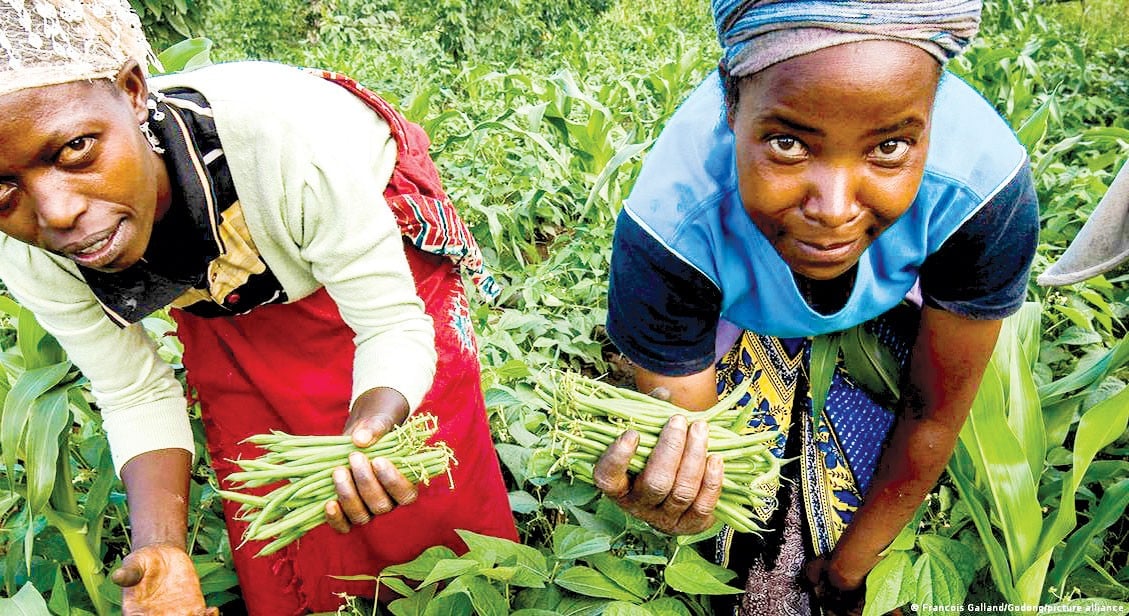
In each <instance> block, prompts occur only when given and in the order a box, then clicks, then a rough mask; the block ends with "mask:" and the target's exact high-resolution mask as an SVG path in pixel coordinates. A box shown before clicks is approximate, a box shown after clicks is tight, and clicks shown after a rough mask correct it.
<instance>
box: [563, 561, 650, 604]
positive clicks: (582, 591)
mask: <svg viewBox="0 0 1129 616" xmlns="http://www.w3.org/2000/svg"><path fill="white" fill-rule="evenodd" d="M553 581H554V582H555V583H556V585H557V586H560V587H561V588H564V589H565V590H571V591H572V592H574V593H576V594H579V595H584V596H586V597H600V598H602V599H616V600H619V601H635V600H636V599H635V597H633V596H632V595H631V593H629V592H627V591H626V590H624V589H622V588H620V587H619V585H617V584H616V583H615V582H613V581H611V580H610V579H609V578H608V576H606V575H604V574H603V573H600V572H599V571H596V570H595V569H590V568H588V567H585V566H583V565H577V566H575V567H572V568H570V569H567V570H565V571H562V572H561V573H560V574H559V575H557V577H556V579H555V580H553Z"/></svg>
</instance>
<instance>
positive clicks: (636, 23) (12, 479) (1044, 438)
mask: <svg viewBox="0 0 1129 616" xmlns="http://www.w3.org/2000/svg"><path fill="white" fill-rule="evenodd" d="M145 5H146V6H148V5H149V2H145ZM157 5H158V6H161V7H166V8H167V7H179V6H180V4H177V3H166V2H160V3H157ZM183 6H184V7H187V9H189V11H188V12H193V11H196V10H197V9H198V8H200V7H203V8H204V9H206V10H203V9H201V10H202V14H201V16H200V17H199V19H200V21H199V23H200V24H202V25H201V27H200V29H199V30H197V29H196V28H194V27H193V28H190V30H191V31H192V33H194V34H196V33H199V32H205V33H207V34H208V36H209V37H210V38H211V39H212V40H213V41H214V42H215V47H214V48H212V49H211V50H210V51H211V53H212V56H214V57H215V58H217V59H235V58H248V57H254V58H267V59H274V60H279V61H284V62H289V63H293V64H300V65H308V66H320V67H324V68H328V69H333V70H339V71H342V72H345V73H347V74H350V75H351V76H354V77H356V78H358V79H359V80H360V81H362V82H364V83H366V84H367V85H369V86H370V87H372V88H373V89H375V90H376V91H378V92H380V93H381V94H382V95H383V96H385V97H386V98H388V99H389V100H390V101H392V102H393V103H396V104H398V105H399V106H400V108H401V109H403V110H404V111H405V113H406V114H407V115H408V116H409V117H410V118H411V119H413V120H414V121H417V122H419V123H420V124H422V125H423V126H424V127H425V128H426V129H427V131H428V132H429V134H430V135H431V136H432V140H433V144H432V152H433V154H434V156H435V157H436V160H437V162H438V164H439V167H440V171H441V173H442V175H443V178H444V182H445V184H446V188H447V189H448V191H449V192H450V193H451V194H452V196H453V198H454V199H455V201H456V203H457V205H458V207H460V209H461V210H462V211H463V212H464V215H465V216H466V218H467V220H468V223H469V224H470V225H471V227H472V231H473V232H474V234H475V236H476V237H477V238H478V240H479V242H480V243H481V245H482V247H483V249H484V251H485V252H486V255H487V259H488V261H489V262H490V263H491V265H492V266H493V268H494V269H495V271H496V273H497V274H498V275H499V277H500V278H501V279H502V280H503V281H504V282H505V283H506V284H507V287H506V290H505V292H504V294H503V296H502V297H501V299H500V302H499V303H498V304H497V305H494V306H485V305H479V306H477V307H476V309H475V311H474V318H475V321H476V327H477V329H478V332H479V342H480V347H481V359H482V365H483V379H484V383H483V384H484V386H485V389H486V396H487V403H488V406H489V408H490V411H491V421H492V424H493V426H494V428H495V434H496V441H497V450H498V454H499V456H500V459H501V460H502V463H503V466H504V468H505V469H506V472H507V476H508V480H509V481H510V485H511V489H512V492H511V494H510V500H511V506H512V508H513V510H514V511H515V513H516V515H517V517H518V519H519V530H520V533H521V537H522V544H524V545H519V544H514V543H510V542H504V541H500V540H496V539H490V538H485V537H478V536H472V535H465V536H464V538H465V539H466V540H467V543H468V545H469V546H470V548H471V551H470V552H469V553H468V554H466V555H464V556H455V555H454V554H452V553H449V552H447V551H444V550H443V549H440V548H436V549H433V550H430V551H428V552H427V553H425V554H424V555H423V556H421V557H420V558H419V559H417V560H416V561H414V562H412V563H406V564H404V565H402V566H400V567H396V568H393V569H390V570H387V571H385V572H383V574H382V576H381V578H380V583H381V585H382V586H385V587H387V588H388V589H390V590H391V591H392V592H394V593H395V594H396V595H398V596H399V597H400V598H399V599H397V600H396V601H394V602H393V603H391V604H390V605H389V607H388V610H389V611H391V612H392V613H393V614H397V615H400V614H417V613H469V612H470V611H471V610H473V611H475V612H477V613H480V614H501V613H509V612H517V611H518V610H522V611H521V613H523V614H530V615H534V614H539V613H567V614H596V613H605V614H709V613H711V609H710V605H709V601H708V597H709V596H710V595H712V594H714V593H730V592H733V591H734V590H735V589H731V588H729V587H728V583H729V582H730V581H731V580H732V579H733V574H732V573H731V572H728V571H727V570H725V569H721V568H718V567H715V566H712V565H710V564H709V563H708V562H707V561H706V560H705V559H703V558H702V557H701V556H699V555H698V552H697V551H696V550H695V549H694V545H695V543H696V542H697V541H700V540H702V539H704V538H705V537H702V536H699V537H689V538H680V539H672V538H670V537H666V536H663V535H660V534H657V533H655V532H653V531H652V530H650V529H649V528H648V527H647V526H646V525H644V524H642V523H640V522H638V521H636V520H634V519H631V518H629V517H628V516H626V515H624V514H623V513H622V512H621V511H620V510H619V509H618V508H617V507H615V506H614V505H613V504H611V503H609V502H608V501H607V500H605V499H603V498H600V497H599V496H598V494H597V493H596V491H595V490H594V489H593V488H591V487H590V486H587V485H585V484H583V483H579V482H578V483H575V484H574V483H571V482H570V481H569V480H568V477H567V476H566V475H565V474H563V473H562V472H559V471H558V470H557V469H556V468H554V463H555V462H556V458H555V456H554V454H553V453H552V452H551V450H550V449H549V448H548V446H547V441H546V439H545V438H544V437H545V436H546V435H547V434H548V433H549V431H550V430H551V429H552V425H553V420H552V419H551V418H550V416H549V414H548V412H547V409H546V407H545V405H544V404H543V402H542V401H541V400H540V399H539V398H538V396H537V395H536V394H535V392H534V389H533V380H534V379H533V377H534V375H533V374H532V373H531V367H532V369H535V368H538V367H543V366H545V367H550V366H551V367H557V368H569V369H572V370H577V371H582V372H585V373H588V374H592V375H596V374H608V375H609V378H610V379H611V380H612V381H613V382H617V383H624V382H627V381H628V378H629V376H630V375H629V368H628V367H626V366H625V364H624V362H623V361H622V360H621V359H620V358H619V357H618V355H617V354H616V353H615V350H614V348H612V347H611V345H610V344H609V343H608V341H607V338H606V336H605V335H604V332H603V329H602V324H603V322H604V317H605V300H604V293H605V285H606V278H607V272H608V260H609V250H610V240H611V233H612V227H613V222H614V218H615V215H616V213H617V212H618V209H619V207H620V203H621V201H622V199H623V197H624V196H625V195H626V194H627V192H628V191H629V190H630V187H631V184H632V182H633V181H634V178H635V177H636V175H637V173H638V170H639V165H640V160H641V157H642V156H643V155H644V154H645V152H646V150H647V148H648V146H649V145H650V143H651V142H652V140H653V139H654V138H655V137H656V136H657V134H658V131H659V130H660V129H661V127H662V124H663V122H664V121H665V120H666V119H667V118H668V117H669V116H670V115H671V114H672V113H673V112H674V110H675V109H676V108H677V106H678V104H679V103H680V101H681V100H682V99H683V98H684V97H685V96H686V95H687V94H688V93H689V90H690V89H691V88H692V87H693V86H694V85H695V84H697V83H698V82H699V81H700V79H701V78H702V77H703V76H704V75H705V74H706V72H708V71H709V70H711V69H712V67H713V66H714V65H715V64H716V60H717V55H718V52H717V51H716V42H715V41H714V40H713V34H712V22H711V19H710V16H709V14H708V4H707V3H704V2H703V3H693V4H690V5H687V4H686V3H677V2H672V1H670V0H638V1H634V2H626V1H623V0H620V1H615V2H613V1H603V0H568V1H567V2H558V3H554V4H552V5H551V6H550V5H546V4H544V3H535V2H532V1H530V0H502V1H499V2H490V1H488V0H427V1H425V2H415V3H408V2H403V1H402V0H381V1H378V2H365V1H362V0H320V1H317V2H310V3H308V2H299V1H298V0H255V1H253V2H235V1H234V0H213V2H210V3H208V4H207V5H206V6H205V5H203V4H195V3H184V4H183ZM1124 11H1125V6H1124V2H1123V0H1086V2H1085V3H1084V4H1083V3H1080V2H1065V3H1052V4H1045V3H1042V2H1040V3H1035V2H1034V1H1033V0H996V1H994V2H991V3H990V4H989V6H988V7H987V9H986V12H985V19H984V28H983V33H982V36H981V37H980V39H979V40H978V41H977V42H976V43H975V44H974V46H973V48H972V49H971V50H970V51H969V52H968V53H967V54H966V55H965V56H963V57H962V58H960V59H958V60H957V61H955V62H954V63H953V64H952V65H951V67H952V69H953V70H954V71H956V72H957V73H958V74H960V75H961V76H962V77H964V78H965V79H967V80H969V81H970V82H971V83H973V85H975V86H976V87H977V88H978V89H979V90H980V91H981V92H983V93H984V95H985V97H986V98H987V99H988V100H989V101H991V102H993V103H994V104H995V105H996V106H997V108H998V109H999V110H1000V112H1001V113H1002V114H1003V115H1004V116H1005V117H1006V118H1007V119H1008V120H1009V121H1010V122H1011V124H1012V125H1013V127H1015V128H1016V130H1017V131H1018V133H1019V135H1020V137H1021V139H1022V141H1023V142H1024V144H1025V145H1026V146H1027V148H1028V150H1029V152H1030V153H1031V156H1032V161H1033V168H1034V172H1035V179H1036V183H1037V190H1038V192H1039V198H1040V202H1041V208H1042V210H1041V212H1042V213H1041V223H1042V231H1041V235H1040V246H1039V253H1038V257H1037V259H1036V263H1035V268H1034V269H1035V272H1038V271H1041V270H1042V269H1044V268H1045V267H1046V266H1047V265H1048V264H1049V263H1050V262H1051V261H1053V259H1055V258H1056V257H1057V256H1058V255H1059V254H1060V253H1061V252H1062V250H1063V249H1064V248H1065V246H1066V244H1067V243H1068V242H1069V240H1070V239H1071V238H1073V237H1074V235H1075V234H1076V233H1077V231H1078V229H1079V228H1080V226H1081V224H1082V223H1083V221H1084V220H1085V219H1086V216H1087V214H1088V212H1089V211H1090V209H1091V208H1092V207H1093V206H1094V205H1095V204H1096V203H1097V201H1098V199H1099V198H1100V197H1101V195H1102V194H1103V193H1104V191H1105V188H1106V186H1107V185H1108V183H1109V181H1110V179H1111V178H1112V175H1113V174H1114V173H1115V172H1116V171H1117V169H1118V167H1119V166H1120V165H1121V164H1123V163H1124V161H1125V159H1126V158H1127V157H1129V116H1126V115H1125V114H1124V113H1123V110H1124V101H1125V100H1129V71H1127V70H1126V69H1127V67H1129V51H1126V45H1125V42H1126V40H1125V38H1124V37H1125V33H1124V29H1123V28H1121V27H1120V26H1117V25H1115V24H1117V23H1120V21H1119V20H1117V19H1115V18H1114V16H1117V15H1122V14H1124ZM143 15H144V16H147V17H148V14H147V13H143ZM177 30H179V29H177ZM206 50H207V46H206V44H205V43H203V42H202V41H196V42H194V43H189V44H188V45H186V47H182V48H181V49H180V51H179V52H174V53H172V54H170V55H169V56H167V58H166V59H167V60H168V61H167V62H166V64H168V65H177V64H178V63H180V64H183V63H184V62H185V61H187V59H189V58H192V57H199V56H196V54H197V53H198V52H200V51H206ZM178 56H179V59H178ZM197 61H199V60H197ZM1121 272H1122V273H1120V274H1119V273H1117V272H1115V273H1113V274H1112V275H1110V276H1108V277H1098V278H1095V279H1093V280H1090V281H1088V282H1086V283H1083V284H1079V285H1075V286H1073V287H1070V288H1066V289H1061V290H1052V291H1048V290H1046V289H1042V288H1038V287H1036V286H1034V284H1032V286H1031V287H1030V291H1029V298H1030V299H1031V300H1033V301H1032V303H1031V304H1029V305H1028V306H1027V307H1026V308H1024V310H1023V311H1022V312H1021V313H1020V314H1018V315H1016V316H1015V317H1013V318H1012V319H1010V320H1009V322H1008V325H1007V327H1006V328H1005V331H1004V335H1002V336H1001V340H1000V343H999V345H998V347H997V352H996V355H995V357H994V359H993V362H992V365H991V367H990V369H989V373H988V375H987V376H986V378H985V383H984V386H983V387H982V389H981V392H980V395H979V397H978V398H977V402H976V406H975V408H974V409H973V413H972V417H971V419H970V421H969V422H968V424H967V425H966V426H965V428H964V431H963V432H962V435H961V440H960V445H959V447H958V450H957V452H956V454H955V455H954V457H953V460H952V461H951V463H950V467H949V472H948V473H947V474H946V475H945V477H943V478H942V481H941V483H940V484H939V485H938V487H937V489H936V490H935V491H934V493H933V494H932V495H931V496H930V498H929V499H928V500H927V501H926V502H925V503H924V504H923V505H922V507H921V508H920V510H919V512H918V515H917V517H916V519H915V520H914V522H913V523H912V524H911V525H910V526H908V527H907V529H906V530H905V531H903V533H902V535H901V536H899V538H898V540H896V541H895V542H894V544H893V545H892V546H891V548H890V550H889V552H888V556H887V559H886V560H885V561H883V563H882V564H881V565H880V567H879V568H878V569H876V570H875V572H874V573H873V574H872V575H871V578H870V581H869V583H868V586H869V590H868V594H869V601H868V612H869V613H880V612H881V611H882V610H884V609H889V608H893V607H896V606H899V605H903V604H906V603H911V602H915V601H916V602H919V603H931V604H949V603H951V604H954V605H956V604H960V603H962V602H966V601H976V602H985V603H987V604H993V605H994V604H1001V603H1007V602H1011V603H1014V604H1016V605H1022V604H1028V605H1037V604H1047V605H1049V604H1056V603H1058V604H1062V605H1066V606H1075V605H1077V606H1086V605H1112V606H1115V607H1116V606H1121V607H1125V604H1124V602H1129V551H1127V549H1126V547H1125V546H1127V545H1129V523H1127V522H1126V517H1125V515H1124V512H1125V509H1126V505H1127V504H1129V462H1126V454H1129V437H1127V435H1126V433H1125V426H1126V414H1127V413H1129V398H1127V396H1129V394H1127V393H1126V391H1127V389H1126V379H1127V378H1129V369H1127V368H1126V363H1127V362H1129V343H1127V342H1126V317H1127V315H1129V284H1127V283H1129V275H1125V274H1124V273H1123V272H1124V270H1121ZM0 313H3V314H4V316H3V317H0V348H2V349H3V353H2V354H0V367H2V369H3V370H2V374H0V396H2V397H3V398H5V400H4V404H3V407H2V408H3V415H2V416H0V444H2V450H3V454H2V459H0V462H2V463H3V471H2V479H0V555H2V556H3V558H2V560H0V584H2V591H0V592H2V593H3V594H4V595H5V596H7V597H10V598H9V599H0V611H4V609H5V608H6V606H8V605H12V604H6V603H4V602H5V601H18V602H20V603H19V605H21V606H24V607H25V610H26V611H27V612H28V613H33V614H35V613H39V614H42V613H46V612H45V611H44V610H48V611H50V613H54V614H84V613H97V614H104V613H114V611H115V607H114V602H115V601H117V600H118V596H120V595H119V594H118V593H117V591H116V589H114V588H113V587H112V586H108V585H107V582H106V581H105V574H106V572H107V571H108V569H109V568H110V567H112V566H114V564H115V563H116V562H117V561H118V560H120V558H121V557H122V556H123V554H124V553H126V551H127V550H128V547H129V546H128V533H127V525H126V511H125V503H124V496H123V494H122V488H121V486H120V483H119V482H118V481H117V480H116V478H114V476H113V473H112V470H111V466H110V462H109V456H108V453H107V452H106V445H105V441H104V438H103V437H102V436H101V434H100V427H99V419H98V415H97V413H95V412H93V410H92V409H91V408H90V403H89V395H88V393H87V391H86V383H85V382H84V381H83V379H82V377H81V375H79V374H77V373H76V372H75V371H74V370H73V369H72V368H71V367H70V365H69V364H68V363H67V362H66V359H65V357H64V355H63V354H62V352H61V351H60V350H59V349H58V346H57V345H56V344H55V343H54V342H53V341H52V340H51V338H50V337H49V336H46V335H44V334H43V332H42V330H41V329H39V328H38V327H37V326H36V325H35V321H34V319H33V318H32V317H31V316H30V315H29V314H27V313H26V311H23V310H22V309H21V308H20V307H19V306H16V305H15V304H14V303H12V302H10V301H6V302H5V303H3V304H0ZM146 327H148V328H149V329H150V331H151V332H152V333H153V334H154V336H155V337H157V339H158V340H160V341H161V344H162V349H163V351H162V352H163V353H164V354H165V355H166V357H167V358H168V359H169V360H170V361H172V362H173V363H174V364H177V363H178V361H179V349H178V347H177V345H176V342H175V339H173V338H170V337H165V336H164V334H166V333H167V332H168V331H169V330H170V329H171V324H170V323H169V322H168V321H167V320H165V319H162V318H158V317H153V318H151V319H149V320H147V321H146ZM865 342H866V341H865V340H861V339H859V340H858V341H857V343H858V344H860V345H861V344H865ZM821 357H824V360H825V361H824V362H823V363H828V362H832V361H835V355H834V354H833V353H831V352H830V351H828V352H825V353H822V355H821ZM880 367H881V366H879V365H877V364H876V366H875V368H876V370H875V372H876V374H877V376H878V377H881V376H882V372H881V370H879V369H878V368H880ZM196 430H197V443H198V446H199V445H201V444H202V442H203V437H202V432H201V430H200V428H199V425H198V423H197V425H196ZM200 451H201V453H202V451H203V448H202V447H200ZM213 482H214V479H212V478H211V476H210V474H209V472H208V470H207V467H206V465H203V464H202V465H201V466H200V467H199V468H198V469H197V470H196V473H195V480H194V483H193V490H192V497H191V498H192V503H191V506H190V511H191V512H192V513H191V514H190V515H191V516H192V519H191V520H190V526H189V528H190V529H191V535H190V538H189V539H190V547H191V549H192V553H193V555H194V559H196V562H197V566H198V568H199V572H200V574H201V576H202V579H203V581H204V590H205V593H206V595H207V598H208V601H209V604H210V605H227V606H229V607H231V606H236V605H238V588H237V587H236V583H235V579H234V574H233V573H232V571H231V569H230V562H231V560H230V547H229V546H228V543H227V539H226V537H225V536H224V528H223V524H222V521H221V519H220V517H219V502H218V501H219V498H218V496H217V494H216V489H217V486H214V485H213ZM373 573H374V575H375V574H376V573H377V572H373ZM27 584H30V585H29V586H25V585H27ZM37 602H38V603H37ZM1117 602H1121V603H1117ZM40 604H42V605H40ZM29 605H30V606H31V607H26V606H29ZM351 605H353V606H354V609H355V610H356V611H357V613H369V612H368V609H369V608H368V607H367V606H365V602H364V600H363V598H357V599H355V600H353V601H352V603H351ZM35 610H39V611H38V612H37V611H35ZM362 610H363V611H362Z"/></svg>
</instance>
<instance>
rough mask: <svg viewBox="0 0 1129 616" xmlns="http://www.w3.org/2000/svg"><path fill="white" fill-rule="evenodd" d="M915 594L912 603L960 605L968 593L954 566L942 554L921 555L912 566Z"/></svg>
mask: <svg viewBox="0 0 1129 616" xmlns="http://www.w3.org/2000/svg"><path fill="white" fill-rule="evenodd" d="M913 574H914V576H915V577H916V578H917V593H916V596H915V597H913V598H912V599H911V600H912V601H917V602H920V603H924V604H926V605H960V604H961V603H963V602H964V596H965V595H966V594H967V593H968V587H967V586H966V585H965V584H964V580H962V579H961V575H960V572H958V571H957V569H956V566H955V565H954V564H953V562H952V561H950V560H949V559H948V558H945V556H944V555H943V554H922V555H921V556H919V557H918V558H917V562H915V563H914V564H913Z"/></svg>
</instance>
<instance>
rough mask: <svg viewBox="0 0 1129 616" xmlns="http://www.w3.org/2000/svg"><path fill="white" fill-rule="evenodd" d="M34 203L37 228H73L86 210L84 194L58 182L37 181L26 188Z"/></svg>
mask: <svg viewBox="0 0 1129 616" xmlns="http://www.w3.org/2000/svg"><path fill="white" fill-rule="evenodd" d="M28 196H29V197H31V199H32V201H33V203H34V205H35V216H36V223H37V224H38V225H39V228H41V229H46V230H53V231H65V230H69V229H73V228H74V227H75V225H77V224H78V219H79V218H80V217H81V216H82V215H83V213H85V212H86V208H87V199H86V196H85V195H82V194H81V193H79V192H77V191H75V190H72V189H69V188H68V187H67V186H66V185H64V184H61V183H58V182H39V183H36V184H35V185H34V186H31V187H29V188H28Z"/></svg>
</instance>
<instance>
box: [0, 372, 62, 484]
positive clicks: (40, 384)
mask: <svg viewBox="0 0 1129 616" xmlns="http://www.w3.org/2000/svg"><path fill="white" fill-rule="evenodd" d="M70 367H71V365H70V363H59V364H54V365H51V366H47V367H44V368H33V369H31V370H28V371H26V372H24V373H23V374H21V375H20V378H19V379H17V380H16V384H15V385H14V386H13V387H12V391H11V392H9V393H8V397H7V399H6V400H4V416H3V417H2V418H0V450H2V451H3V460H4V466H5V467H7V468H15V465H16V456H17V453H18V452H19V450H20V448H21V445H22V444H23V436H24V430H25V428H26V424H27V422H28V419H29V416H30V414H31V410H32V406H33V403H34V401H35V399H36V398H38V397H40V396H42V395H43V394H44V393H46V392H47V391H48V390H50V389H51V388H52V387H54V386H56V385H58V384H59V382H60V381H62V380H63V377H65V376H66V375H67V372H68V371H69V370H70ZM9 481H11V477H10V476H9Z"/></svg>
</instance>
